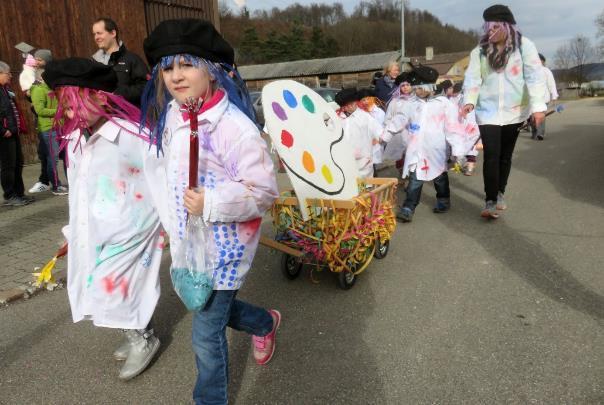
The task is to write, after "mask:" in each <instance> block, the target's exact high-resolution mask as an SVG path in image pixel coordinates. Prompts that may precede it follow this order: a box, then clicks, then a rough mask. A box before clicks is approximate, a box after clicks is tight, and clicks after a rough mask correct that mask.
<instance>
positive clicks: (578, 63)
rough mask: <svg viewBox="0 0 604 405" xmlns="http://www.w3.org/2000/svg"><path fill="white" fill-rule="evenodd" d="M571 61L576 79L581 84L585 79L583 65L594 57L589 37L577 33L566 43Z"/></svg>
mask: <svg viewBox="0 0 604 405" xmlns="http://www.w3.org/2000/svg"><path fill="white" fill-rule="evenodd" d="M568 49H569V54H570V59H571V63H572V64H573V66H575V70H576V74H575V77H576V80H577V82H578V83H579V85H581V83H583V81H584V80H585V75H584V69H583V68H584V65H585V64H586V63H589V62H592V61H593V57H594V49H593V47H592V46H591V41H590V40H589V38H587V37H585V36H583V35H577V36H576V37H574V38H573V39H571V40H570V42H569V43H568Z"/></svg>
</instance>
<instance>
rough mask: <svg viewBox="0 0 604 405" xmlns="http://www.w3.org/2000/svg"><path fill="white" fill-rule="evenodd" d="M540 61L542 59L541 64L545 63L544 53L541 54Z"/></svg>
mask: <svg viewBox="0 0 604 405" xmlns="http://www.w3.org/2000/svg"><path fill="white" fill-rule="evenodd" d="M539 59H541V62H543V63H545V56H544V55H543V54H542V53H540V54H539Z"/></svg>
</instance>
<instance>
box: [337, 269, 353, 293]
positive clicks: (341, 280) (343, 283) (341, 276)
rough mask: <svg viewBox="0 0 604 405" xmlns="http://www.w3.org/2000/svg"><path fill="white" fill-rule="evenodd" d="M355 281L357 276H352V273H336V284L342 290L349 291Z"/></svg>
mask: <svg viewBox="0 0 604 405" xmlns="http://www.w3.org/2000/svg"><path fill="white" fill-rule="evenodd" d="M355 267H356V266H355ZM356 281H357V276H355V275H354V272H353V271H342V272H340V273H338V284H339V285H340V288H341V289H342V290H350V289H351V288H352V286H353V285H354V283H356Z"/></svg>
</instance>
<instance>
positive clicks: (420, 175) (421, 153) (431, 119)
mask: <svg viewBox="0 0 604 405" xmlns="http://www.w3.org/2000/svg"><path fill="white" fill-rule="evenodd" d="M403 129H406V131H403ZM397 133H403V137H404V138H403V144H404V148H405V167H404V168H403V178H405V177H407V176H408V175H409V172H410V171H415V173H416V176H417V179H418V180H423V181H430V180H433V179H434V178H436V177H438V176H440V175H441V174H442V173H443V172H445V171H446V170H447V158H448V153H447V152H448V150H447V144H448V145H450V146H451V151H452V154H453V156H465V155H466V154H467V152H468V149H469V147H468V144H469V143H470V142H469V141H468V140H467V137H466V134H465V131H464V126H463V124H462V123H461V122H460V120H459V112H458V110H457V108H456V107H455V106H454V105H453V104H452V103H451V102H450V101H449V100H448V99H447V98H446V97H444V96H442V97H432V98H429V99H428V100H423V99H420V98H416V99H415V100H414V101H412V102H411V103H408V104H406V105H405V108H403V109H401V110H400V111H399V112H398V113H397V115H396V116H395V117H394V118H393V119H391V120H390V121H389V122H388V123H387V125H386V127H385V130H384V133H383V134H382V139H383V140H384V141H385V142H388V141H390V140H391V139H392V136H393V134H397ZM476 139H477V138H476Z"/></svg>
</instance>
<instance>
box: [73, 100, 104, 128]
mask: <svg viewBox="0 0 604 405" xmlns="http://www.w3.org/2000/svg"><path fill="white" fill-rule="evenodd" d="M93 97H94V96H93ZM83 101H84V104H85V106H84V107H83V108H78V115H79V118H80V119H81V120H82V122H81V124H85V125H86V127H88V128H92V127H93V126H94V125H95V124H96V123H97V122H99V120H100V119H101V117H102V115H101V113H100V112H98V111H97V108H99V107H100V108H102V106H103V104H104V103H105V102H106V100H105V99H101V98H95V102H96V103H98V104H100V106H99V107H95V106H93V105H92V102H91V101H90V100H83ZM63 114H64V116H65V118H67V119H69V120H73V119H74V118H76V113H75V111H74V109H73V107H72V106H71V105H65V106H64V110H63Z"/></svg>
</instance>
